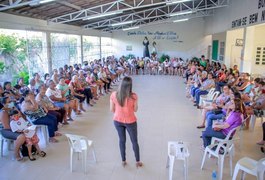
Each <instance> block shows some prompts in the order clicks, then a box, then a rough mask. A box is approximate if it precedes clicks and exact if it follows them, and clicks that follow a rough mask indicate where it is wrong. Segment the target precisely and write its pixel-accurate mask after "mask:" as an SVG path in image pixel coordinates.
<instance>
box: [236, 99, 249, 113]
mask: <svg viewBox="0 0 265 180" xmlns="http://www.w3.org/2000/svg"><path fill="white" fill-rule="evenodd" d="M234 102H235V112H240V113H242V114H243V113H244V112H245V110H246V109H245V106H244V104H243V101H242V100H241V99H239V98H235V99H234Z"/></svg>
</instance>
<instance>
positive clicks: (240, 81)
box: [235, 73, 249, 91]
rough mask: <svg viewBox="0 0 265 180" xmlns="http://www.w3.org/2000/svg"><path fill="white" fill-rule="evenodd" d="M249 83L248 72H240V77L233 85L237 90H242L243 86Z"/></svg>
mask: <svg viewBox="0 0 265 180" xmlns="http://www.w3.org/2000/svg"><path fill="white" fill-rule="evenodd" d="M248 85H249V74H248V73H242V74H241V77H239V78H238V80H237V81H236V82H235V86H236V88H237V90H238V91H244V90H245V88H246V87H247V86H248Z"/></svg>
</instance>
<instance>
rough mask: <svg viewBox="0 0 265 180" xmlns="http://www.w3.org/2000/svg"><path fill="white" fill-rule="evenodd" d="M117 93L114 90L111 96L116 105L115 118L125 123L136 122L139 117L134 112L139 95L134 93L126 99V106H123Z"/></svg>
mask: <svg viewBox="0 0 265 180" xmlns="http://www.w3.org/2000/svg"><path fill="white" fill-rule="evenodd" d="M116 94H117V92H113V93H112V94H111V96H110V100H111V101H112V102H113V104H114V106H115V112H114V116H113V120H115V121H118V122H121V123H125V124H131V123H134V122H136V120H137V118H136V116H135V113H134V104H135V101H137V98H138V97H137V95H136V94H135V93H133V94H132V97H131V98H127V99H126V101H125V103H124V106H123V107H122V106H121V105H120V104H119V102H118V100H117V97H116Z"/></svg>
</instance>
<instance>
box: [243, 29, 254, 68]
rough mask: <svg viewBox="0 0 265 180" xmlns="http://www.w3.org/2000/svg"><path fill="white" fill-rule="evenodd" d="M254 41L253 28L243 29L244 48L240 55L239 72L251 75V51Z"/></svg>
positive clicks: (252, 59)
mask: <svg viewBox="0 0 265 180" xmlns="http://www.w3.org/2000/svg"><path fill="white" fill-rule="evenodd" d="M254 40H255V27H254V26H251V27H247V28H244V46H243V50H242V54H241V63H240V70H241V71H242V72H248V73H251V69H252V61H254V58H253V51H254V48H255V47H254Z"/></svg>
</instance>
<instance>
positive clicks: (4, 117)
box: [0, 98, 26, 161]
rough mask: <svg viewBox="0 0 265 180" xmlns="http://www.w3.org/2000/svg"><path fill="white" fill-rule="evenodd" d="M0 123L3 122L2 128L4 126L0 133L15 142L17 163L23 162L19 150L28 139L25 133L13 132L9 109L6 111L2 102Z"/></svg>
mask: <svg viewBox="0 0 265 180" xmlns="http://www.w3.org/2000/svg"><path fill="white" fill-rule="evenodd" d="M8 99H9V98H8ZM6 100H7V99H6ZM9 101H10V100H9ZM4 104H5V103H4ZM0 121H1V124H0V126H2V128H0V132H1V134H2V136H3V137H4V138H7V139H12V140H14V141H15V148H14V153H15V157H16V160H17V161H21V160H22V157H21V156H20V152H19V149H20V147H21V146H22V145H23V144H24V143H25V141H26V137H25V135H24V134H23V133H17V132H12V130H11V127H10V117H9V114H8V109H6V108H5V107H4V105H2V102H1V103H0Z"/></svg>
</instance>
